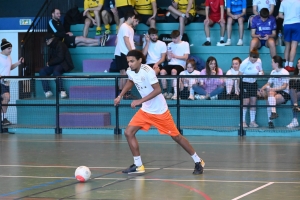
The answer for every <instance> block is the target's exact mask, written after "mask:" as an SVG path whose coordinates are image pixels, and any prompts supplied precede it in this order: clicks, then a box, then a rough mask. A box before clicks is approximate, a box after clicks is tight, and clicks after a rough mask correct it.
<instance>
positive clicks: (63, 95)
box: [60, 91, 68, 99]
mask: <svg viewBox="0 0 300 200" xmlns="http://www.w3.org/2000/svg"><path fill="white" fill-rule="evenodd" d="M67 96H68V95H67V92H66V91H60V98H62V99H65V98H67Z"/></svg>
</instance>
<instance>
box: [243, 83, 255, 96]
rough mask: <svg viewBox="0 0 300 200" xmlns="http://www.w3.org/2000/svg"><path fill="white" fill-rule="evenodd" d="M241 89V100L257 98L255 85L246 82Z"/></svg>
mask: <svg viewBox="0 0 300 200" xmlns="http://www.w3.org/2000/svg"><path fill="white" fill-rule="evenodd" d="M243 88H244V91H243V92H244V95H243V98H244V99H247V98H250V97H257V89H258V87H257V83H256V82H254V83H248V82H243Z"/></svg>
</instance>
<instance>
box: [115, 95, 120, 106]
mask: <svg viewBox="0 0 300 200" xmlns="http://www.w3.org/2000/svg"><path fill="white" fill-rule="evenodd" d="M120 101H121V97H120V96H118V97H117V98H115V99H114V106H118V105H119V103H120Z"/></svg>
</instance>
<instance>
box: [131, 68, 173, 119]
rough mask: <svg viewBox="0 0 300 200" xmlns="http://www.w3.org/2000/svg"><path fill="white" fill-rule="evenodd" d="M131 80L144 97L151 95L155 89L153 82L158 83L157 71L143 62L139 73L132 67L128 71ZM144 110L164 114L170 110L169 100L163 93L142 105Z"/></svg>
mask: <svg viewBox="0 0 300 200" xmlns="http://www.w3.org/2000/svg"><path fill="white" fill-rule="evenodd" d="M126 73H127V75H128V78H129V80H131V81H133V82H134V84H135V86H136V88H137V90H138V91H139V93H140V95H141V96H142V97H145V96H147V95H149V94H150V93H151V92H152V91H153V90H154V89H153V87H152V85H153V84H155V83H158V79H157V77H156V75H155V71H154V70H153V69H152V68H151V67H149V66H148V65H145V64H142V65H141V68H140V70H139V72H138V73H135V72H134V71H131V69H130V67H129V68H128V69H127V71H126ZM142 110H143V111H145V112H147V113H151V114H163V113H165V112H166V111H167V110H168V105H167V102H166V100H165V98H164V96H163V95H162V94H159V95H157V96H156V97H154V98H153V99H150V100H149V101H146V102H144V103H143V105H142Z"/></svg>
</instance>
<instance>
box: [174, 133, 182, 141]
mask: <svg viewBox="0 0 300 200" xmlns="http://www.w3.org/2000/svg"><path fill="white" fill-rule="evenodd" d="M171 137H172V139H173V140H174V141H176V142H179V141H180V140H181V139H182V135H180V134H178V135H176V136H171Z"/></svg>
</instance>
